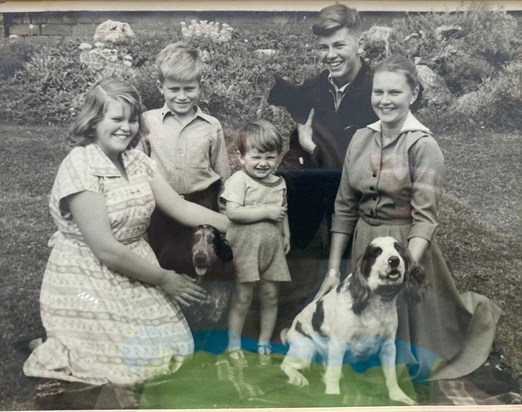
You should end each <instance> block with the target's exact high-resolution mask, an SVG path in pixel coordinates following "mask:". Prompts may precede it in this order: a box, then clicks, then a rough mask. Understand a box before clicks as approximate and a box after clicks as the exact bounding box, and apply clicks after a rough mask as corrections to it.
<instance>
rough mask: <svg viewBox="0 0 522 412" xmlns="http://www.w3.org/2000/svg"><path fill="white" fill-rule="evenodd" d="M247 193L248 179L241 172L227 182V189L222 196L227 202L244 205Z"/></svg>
mask: <svg viewBox="0 0 522 412" xmlns="http://www.w3.org/2000/svg"><path fill="white" fill-rule="evenodd" d="M245 193H246V179H245V175H244V174H243V173H242V172H241V171H239V172H236V173H234V174H233V175H232V176H230V178H229V179H228V180H227V181H226V182H225V189H224V190H223V193H222V194H221V199H223V200H224V201H225V202H234V203H239V204H240V205H244V203H245Z"/></svg>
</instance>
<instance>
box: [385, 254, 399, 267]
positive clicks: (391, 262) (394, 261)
mask: <svg viewBox="0 0 522 412" xmlns="http://www.w3.org/2000/svg"><path fill="white" fill-rule="evenodd" d="M399 263H401V261H400V259H399V258H398V257H397V256H392V257H390V258H389V259H388V264H389V265H390V267H392V268H396V267H397V266H399Z"/></svg>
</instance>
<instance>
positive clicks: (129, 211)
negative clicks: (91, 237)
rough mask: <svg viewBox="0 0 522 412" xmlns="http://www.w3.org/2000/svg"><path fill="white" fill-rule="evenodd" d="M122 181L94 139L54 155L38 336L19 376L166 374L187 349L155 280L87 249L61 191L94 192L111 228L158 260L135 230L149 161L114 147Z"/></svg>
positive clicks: (147, 208)
mask: <svg viewBox="0 0 522 412" xmlns="http://www.w3.org/2000/svg"><path fill="white" fill-rule="evenodd" d="M123 163H124V166H125V169H126V171H127V175H128V180H126V179H124V178H123V177H122V176H121V174H120V173H119V171H118V170H117V169H116V167H115V166H114V165H113V164H112V162H111V161H110V160H109V159H108V158H107V157H106V156H105V154H104V153H103V152H102V151H101V150H100V149H99V148H98V147H97V146H96V145H94V144H90V145H88V146H85V147H76V148H74V149H73V150H71V152H70V153H69V155H68V156H67V157H66V158H65V159H64V161H63V162H62V164H61V166H60V168H59V170H58V174H57V177H56V180H55V183H54V186H53V189H52V193H51V200H50V210H51V215H52V217H53V219H54V221H55V223H56V225H57V226H58V232H56V233H55V235H54V236H53V238H52V239H51V242H50V244H51V245H53V246H54V247H53V250H52V252H51V255H50V257H49V262H48V264H47V268H46V271H45V274H44V278H43V283H42V289H41V294H40V305H41V316H42V321H43V324H44V326H45V329H46V331H47V340H46V341H45V342H44V343H43V344H42V345H41V346H39V347H38V348H37V349H36V350H35V351H34V352H33V353H32V354H31V356H30V357H29V359H28V360H27V361H26V363H25V365H24V373H25V374H26V375H28V376H38V377H46V378H55V379H61V380H67V381H78V382H87V383H91V384H104V383H108V382H112V383H116V384H134V383H138V382H142V381H144V380H145V379H148V378H150V377H153V376H156V375H161V374H166V373H169V372H171V371H172V370H173V369H175V368H176V367H179V362H180V361H182V359H183V357H185V356H187V355H190V354H191V353H192V352H193V348H194V343H193V339H192V335H191V333H190V330H189V328H188V325H187V323H186V321H185V318H184V317H183V315H182V313H181V311H180V308H179V307H178V306H177V304H176V303H175V302H172V301H171V300H169V299H168V298H167V296H166V295H165V294H164V293H163V292H162V290H161V289H159V288H157V287H154V286H151V285H147V284H145V283H141V282H139V281H134V280H132V279H130V278H128V277H127V276H123V275H120V274H118V273H116V272H114V271H112V270H111V269H109V268H108V267H107V266H105V265H104V264H103V263H101V262H100V261H99V259H97V258H96V256H94V254H93V253H92V251H91V249H90V248H89V247H88V246H87V244H86V243H85V242H84V239H83V237H82V234H81V232H80V231H79V228H78V226H77V225H76V223H75V222H74V220H73V219H72V216H71V213H70V211H69V210H68V209H67V205H66V203H65V202H63V199H65V198H66V197H67V196H69V195H71V194H74V193H78V192H81V191H85V190H88V191H92V192H96V193H102V194H103V195H104V196H105V198H106V202H107V211H108V215H109V219H110V224H111V228H112V231H113V233H114V236H115V237H116V239H118V241H120V242H121V243H123V244H125V245H126V246H127V247H129V248H131V249H132V250H133V251H134V253H136V254H138V255H139V256H141V257H143V258H144V259H146V260H148V261H150V262H151V263H155V264H157V260H156V257H155V255H154V253H153V251H152V249H151V248H150V247H149V245H148V243H147V242H146V241H145V239H144V238H143V235H144V233H145V230H146V229H147V226H148V224H149V219H150V215H151V213H152V211H153V209H154V207H155V201H154V196H153V193H152V190H151V187H150V179H151V177H152V175H153V174H154V173H155V168H154V162H153V161H151V160H150V159H149V158H148V157H147V156H146V155H145V154H143V153H141V152H139V151H137V150H134V149H131V150H128V151H126V152H125V153H124V154H123Z"/></svg>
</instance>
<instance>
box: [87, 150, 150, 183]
mask: <svg viewBox="0 0 522 412" xmlns="http://www.w3.org/2000/svg"><path fill="white" fill-rule="evenodd" d="M85 151H86V154H87V159H88V162H89V166H90V167H91V169H92V171H93V173H94V174H95V175H96V176H104V177H119V176H121V173H120V171H119V170H118V168H117V167H116V166H115V165H114V163H112V161H111V160H110V159H109V158H108V157H107V155H106V154H105V153H104V152H103V151H102V150H101V149H100V148H99V147H98V146H97V145H96V144H94V143H91V144H88V145H87V146H85ZM140 154H141V153H140V152H139V151H138V150H135V149H132V148H131V149H127V150H125V151H124V152H123V153H122V161H123V167H124V168H125V170H126V172H127V175H131V174H132V173H133V172H134V170H136V168H137V167H138V166H139V165H140V164H141V163H143V161H144V157H143V156H141V155H140Z"/></svg>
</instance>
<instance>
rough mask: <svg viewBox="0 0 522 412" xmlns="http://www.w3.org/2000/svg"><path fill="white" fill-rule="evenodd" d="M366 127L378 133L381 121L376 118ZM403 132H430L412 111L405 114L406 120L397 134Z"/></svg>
mask: <svg viewBox="0 0 522 412" xmlns="http://www.w3.org/2000/svg"><path fill="white" fill-rule="evenodd" d="M367 127H368V128H369V129H371V130H373V131H375V132H379V133H380V132H381V121H380V120H377V121H376V122H375V123H372V124H369V125H368V126H367ZM405 132H426V133H430V134H431V131H430V129H428V128H427V127H426V126H424V125H423V124H422V123H421V122H419V121H418V120H417V118H416V117H415V116H414V115H413V114H412V112H408V115H407V116H406V120H405V121H404V124H403V125H402V127H401V130H400V132H399V135H401V134H402V133H405Z"/></svg>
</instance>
